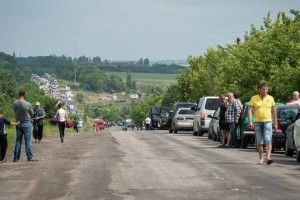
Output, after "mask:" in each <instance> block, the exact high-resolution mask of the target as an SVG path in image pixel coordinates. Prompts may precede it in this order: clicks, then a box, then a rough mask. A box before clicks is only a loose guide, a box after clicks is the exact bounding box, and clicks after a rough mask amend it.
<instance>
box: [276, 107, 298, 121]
mask: <svg viewBox="0 0 300 200" xmlns="http://www.w3.org/2000/svg"><path fill="white" fill-rule="evenodd" d="M297 113H298V108H293V107H291V108H283V109H280V108H279V109H278V111H277V118H280V119H286V118H287V117H296V115H297Z"/></svg>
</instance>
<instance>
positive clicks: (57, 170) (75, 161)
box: [0, 127, 300, 200]
mask: <svg viewBox="0 0 300 200" xmlns="http://www.w3.org/2000/svg"><path fill="white" fill-rule="evenodd" d="M217 145H218V144H217V143H216V142H213V141H211V140H208V139H207V137H194V136H192V135H191V133H179V134H169V133H167V131H121V128H120V127H113V128H108V129H106V130H105V131H102V132H101V133H100V134H99V135H91V134H90V133H79V134H77V133H74V134H68V135H67V136H66V137H65V142H64V143H63V144H62V143H60V140H59V136H58V135H54V136H50V137H48V138H44V140H43V141H42V143H41V144H33V150H34V155H35V157H36V158H37V159H38V160H39V161H37V162H28V161H26V156H25V152H24V147H23V150H22V154H21V160H20V161H19V162H17V163H13V162H12V156H11V154H12V152H8V155H7V161H6V162H2V163H0V169H1V173H0V199H9V200H12V199H30V200H41V199H62V200H63V199H80V200H82V199H104V200H106V199H108V200H119V199H124V200H133V199H137V200H164V199H176V200H177V199H178V200H193V199H197V200H199V199H200V200H202V199H203V200H206V199H210V200H214V199H216V200H219V199H222V200H227V199H228V200H229V199H230V200H233V199H242V200H247V199H249V200H250V199H251V200H254V199H259V200H264V199H272V200H277V199H278V200H282V199H299V196H300V163H297V162H296V161H295V158H289V157H286V156H285V155H284V154H283V152H281V153H276V154H273V159H274V163H273V164H272V165H266V164H264V165H257V164H256V163H257V160H258V156H257V152H256V150H255V149H254V148H252V149H251V148H250V149H220V148H216V146H217ZM23 146H24V145H23Z"/></svg>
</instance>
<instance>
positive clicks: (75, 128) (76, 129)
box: [74, 125, 78, 133]
mask: <svg viewBox="0 0 300 200" xmlns="http://www.w3.org/2000/svg"><path fill="white" fill-rule="evenodd" d="M74 130H75V131H76V132H77V133H78V127H77V126H75V125H74Z"/></svg>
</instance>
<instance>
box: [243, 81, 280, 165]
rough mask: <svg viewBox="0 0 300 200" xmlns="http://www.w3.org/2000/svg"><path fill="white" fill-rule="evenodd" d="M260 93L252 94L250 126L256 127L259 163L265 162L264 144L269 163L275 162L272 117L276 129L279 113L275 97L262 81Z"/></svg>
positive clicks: (249, 113) (249, 115) (249, 114)
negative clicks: (272, 154) (269, 92)
mask: <svg viewBox="0 0 300 200" xmlns="http://www.w3.org/2000/svg"><path fill="white" fill-rule="evenodd" d="M258 89H259V94H258V95H255V96H252V98H251V100H250V104H249V105H250V109H249V112H248V117H249V127H250V128H254V130H255V137H256V145H257V150H258V155H259V162H258V164H260V165H261V164H263V163H264V158H263V145H264V144H265V145H266V154H267V155H266V156H267V165H270V164H272V163H273V160H272V159H271V151H272V132H273V131H272V128H273V127H272V119H273V121H274V123H275V124H274V127H275V130H276V129H277V128H278V125H277V113H276V109H275V101H274V98H273V97H272V96H270V95H268V90H269V87H268V84H267V83H261V84H260V85H259V88H258ZM253 113H254V121H252V114H253Z"/></svg>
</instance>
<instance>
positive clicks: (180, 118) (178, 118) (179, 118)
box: [176, 117, 184, 120]
mask: <svg viewBox="0 0 300 200" xmlns="http://www.w3.org/2000/svg"><path fill="white" fill-rule="evenodd" d="M176 119H177V120H184V118H183V117H177V118H176Z"/></svg>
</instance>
